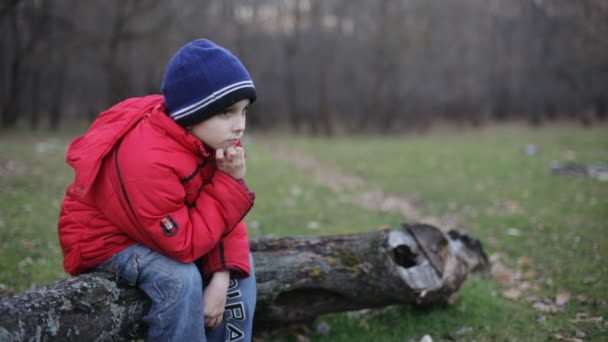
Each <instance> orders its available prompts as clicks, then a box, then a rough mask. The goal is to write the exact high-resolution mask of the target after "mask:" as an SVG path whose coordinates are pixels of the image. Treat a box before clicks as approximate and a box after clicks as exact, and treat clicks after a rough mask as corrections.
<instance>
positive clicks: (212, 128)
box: [188, 99, 249, 150]
mask: <svg viewBox="0 0 608 342" xmlns="http://www.w3.org/2000/svg"><path fill="white" fill-rule="evenodd" d="M248 107H249V99H244V100H241V101H239V102H237V103H235V104H233V105H232V106H230V107H228V108H227V109H226V110H225V111H223V112H221V113H218V114H216V115H214V116H212V117H210V118H209V119H207V120H204V121H201V122H199V123H197V124H196V125H192V126H190V127H188V131H189V132H190V134H192V135H194V136H195V137H197V138H199V139H201V140H202V141H203V143H205V144H206V145H207V146H209V147H211V148H212V149H214V150H217V149H218V148H223V149H226V148H227V147H230V146H234V144H236V142H237V141H238V140H239V139H241V137H242V136H243V132H244V131H245V120H246V115H247V108H248Z"/></svg>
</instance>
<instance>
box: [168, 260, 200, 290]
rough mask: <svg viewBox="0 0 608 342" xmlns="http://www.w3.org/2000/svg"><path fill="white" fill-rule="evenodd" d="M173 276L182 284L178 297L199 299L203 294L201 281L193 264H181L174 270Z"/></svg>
mask: <svg viewBox="0 0 608 342" xmlns="http://www.w3.org/2000/svg"><path fill="white" fill-rule="evenodd" d="M174 276H175V277H176V278H177V279H179V282H180V283H181V284H182V291H181V292H182V293H181V294H180V297H191V296H194V297H197V298H198V297H200V298H202V294H203V279H202V277H201V274H200V272H199V270H198V268H197V267H196V265H194V264H193V263H190V264H181V265H179V266H178V267H176V268H175V273H174Z"/></svg>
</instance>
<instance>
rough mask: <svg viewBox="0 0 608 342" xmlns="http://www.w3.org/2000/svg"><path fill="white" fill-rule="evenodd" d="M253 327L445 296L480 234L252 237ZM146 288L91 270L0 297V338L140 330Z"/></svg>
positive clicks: (431, 231)
mask: <svg viewBox="0 0 608 342" xmlns="http://www.w3.org/2000/svg"><path fill="white" fill-rule="evenodd" d="M251 249H252V253H253V259H254V263H255V269H256V276H257V285H258V297H257V307H256V316H255V320H256V322H255V325H256V327H257V328H275V327H278V326H281V325H284V324H289V323H294V322H306V321H310V320H312V319H314V318H315V317H316V316H318V315H320V314H324V313H329V312H339V311H347V310H357V309H364V308H374V307H382V306H387V305H395V304H406V305H429V304H435V303H445V302H447V300H448V298H449V297H450V295H451V294H453V293H454V292H456V291H457V290H458V289H459V288H460V286H461V285H462V283H463V282H464V280H465V279H466V277H467V275H468V274H469V273H470V272H472V271H475V270H477V269H480V268H484V267H486V266H487V264H488V261H487V257H486V255H485V253H484V252H483V249H482V248H481V244H480V243H479V241H477V240H475V239H472V238H470V237H469V236H467V235H464V234H460V233H458V232H455V231H451V232H449V233H447V234H445V233H443V232H441V231H440V230H439V229H437V228H435V227H433V226H430V225H424V224H413V225H406V224H404V225H402V227H401V228H400V229H387V230H380V231H375V232H369V233H363V234H351V235H343V236H324V237H282V238H281V237H277V238H269V237H266V238H259V239H254V240H252V241H251ZM149 306H150V301H149V299H148V298H147V297H146V295H145V294H144V293H143V292H141V291H139V290H137V289H135V288H133V287H130V286H128V285H127V284H125V283H124V282H123V281H118V280H117V279H116V278H115V277H113V276H111V275H109V274H107V273H89V274H84V275H81V276H78V277H73V278H69V279H66V280H63V281H60V282H57V283H55V284H51V285H49V286H46V287H44V288H40V289H37V290H34V291H30V292H26V293H22V294H19V295H16V296H14V297H10V298H2V299H0V340H2V341H4V340H8V341H11V340H29V339H32V338H33V339H39V340H45V339H55V340H77V341H82V340H87V341H89V340H90V341H107V340H112V341H120V340H130V339H136V338H140V337H143V336H144V334H145V330H146V328H145V325H144V324H143V321H142V318H143V315H144V314H145V313H146V312H147V310H148V308H149Z"/></svg>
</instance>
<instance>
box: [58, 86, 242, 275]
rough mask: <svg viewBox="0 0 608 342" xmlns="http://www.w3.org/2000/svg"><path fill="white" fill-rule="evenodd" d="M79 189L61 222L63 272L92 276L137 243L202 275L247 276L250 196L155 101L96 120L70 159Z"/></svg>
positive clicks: (71, 191)
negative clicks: (91, 271)
mask: <svg viewBox="0 0 608 342" xmlns="http://www.w3.org/2000/svg"><path fill="white" fill-rule="evenodd" d="M66 159H67V162H68V163H69V164H70V165H71V166H72V167H73V168H74V171H75V179H74V182H73V183H72V184H70V185H69V187H68V189H67V193H66V196H65V199H64V201H63V204H62V207H61V214H60V217H59V226H58V231H59V241H60V243H61V247H62V251H63V255H64V262H63V265H64V268H65V270H66V272H68V273H70V274H72V275H75V274H79V273H81V272H84V271H86V270H88V269H91V268H93V267H95V266H97V265H99V264H100V263H102V262H104V261H106V260H107V259H109V258H110V257H111V256H112V255H114V254H116V253H118V252H120V251H121V250H123V249H124V248H126V247H128V246H130V245H133V244H135V243H142V244H144V245H146V246H148V247H150V248H151V249H153V250H155V251H157V252H159V253H162V254H164V255H166V256H168V257H170V258H173V259H175V260H178V261H180V262H184V263H187V262H193V261H197V260H199V259H200V262H201V265H202V269H203V272H204V274H205V275H208V274H211V273H212V272H216V271H218V270H224V269H230V270H231V271H232V273H233V274H234V275H235V276H237V277H242V276H248V275H249V271H250V268H249V267H250V265H249V245H248V240H247V228H246V226H245V223H244V222H243V221H242V219H243V217H244V216H245V215H246V214H247V212H248V211H249V210H250V209H251V207H252V206H253V199H254V195H253V193H252V192H250V191H249V190H248V188H247V186H246V185H245V183H244V182H243V181H242V180H236V179H234V178H232V177H231V176H230V175H228V174H226V173H224V172H223V171H220V170H216V163H215V158H214V155H213V154H212V153H209V151H207V150H206V149H205V147H204V146H203V144H202V142H201V141H200V140H199V139H197V138H196V137H194V136H192V135H190V134H188V133H187V132H186V130H185V129H184V128H182V127H180V126H179V125H177V124H176V123H175V122H174V121H173V120H172V119H171V118H169V117H168V116H167V115H166V114H165V112H164V99H163V97H162V96H160V95H152V96H147V97H143V98H134V99H129V100H126V101H124V102H121V103H119V104H117V105H116V106H114V107H112V108H110V109H109V110H107V111H105V112H103V113H101V114H100V115H99V117H98V118H97V119H96V120H95V122H94V123H93V125H92V126H91V127H90V128H89V130H88V131H87V132H86V134H85V135H83V136H81V137H79V138H77V139H75V140H74V141H73V142H72V144H71V145H70V147H69V149H68V152H67V157H66Z"/></svg>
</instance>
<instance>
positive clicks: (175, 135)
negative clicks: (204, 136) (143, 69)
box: [150, 101, 210, 157]
mask: <svg viewBox="0 0 608 342" xmlns="http://www.w3.org/2000/svg"><path fill="white" fill-rule="evenodd" d="M150 122H151V123H152V124H153V125H154V127H155V128H156V129H158V130H160V131H162V132H165V133H166V134H167V135H168V136H170V137H171V138H172V139H173V140H175V141H176V142H178V143H179V144H180V145H182V146H184V147H185V148H186V149H188V150H190V151H192V152H193V153H197V154H199V153H200V154H202V155H203V156H204V157H209V155H210V153H209V150H208V149H207V148H205V145H204V144H203V142H202V141H201V140H200V139H199V138H197V137H195V136H194V135H192V134H190V133H188V131H187V130H186V129H185V128H184V127H182V126H180V125H178V124H177V123H176V122H175V121H174V120H173V119H171V118H170V117H169V116H168V115H167V114H166V109H165V103H164V101H163V102H162V103H159V104H158V105H157V106H156V107H155V108H154V109H153V110H152V112H151V114H150Z"/></svg>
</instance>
